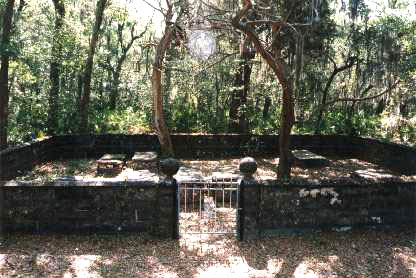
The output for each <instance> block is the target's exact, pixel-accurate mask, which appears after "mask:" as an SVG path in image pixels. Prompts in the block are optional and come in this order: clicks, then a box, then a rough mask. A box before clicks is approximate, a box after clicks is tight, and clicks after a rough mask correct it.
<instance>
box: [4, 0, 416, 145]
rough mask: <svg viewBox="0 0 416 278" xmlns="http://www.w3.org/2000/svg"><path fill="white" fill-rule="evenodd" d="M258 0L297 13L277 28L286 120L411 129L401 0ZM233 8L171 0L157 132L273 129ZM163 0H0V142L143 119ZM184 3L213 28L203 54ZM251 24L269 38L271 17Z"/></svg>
mask: <svg viewBox="0 0 416 278" xmlns="http://www.w3.org/2000/svg"><path fill="white" fill-rule="evenodd" d="M168 2H169V1H168ZM257 2H258V3H260V4H256V5H257V6H255V9H254V11H256V9H258V10H260V7H261V4H262V3H263V2H264V3H266V2H267V3H266V4H268V5H269V6H270V8H273V9H276V13H279V14H282V15H287V17H286V21H287V19H288V18H289V17H294V16H296V18H295V21H296V22H297V23H298V25H296V26H300V27H297V32H296V35H295V32H291V31H284V30H283V31H282V32H281V33H280V34H281V35H282V40H281V41H282V42H284V43H283V45H282V46H281V48H280V49H281V51H282V54H281V55H282V57H283V58H282V59H283V60H284V62H285V63H286V65H287V68H288V69H289V76H290V77H291V79H290V80H291V82H292V84H293V98H294V116H295V118H294V125H293V129H292V131H291V132H292V134H311V133H312V134H347V135H356V136H370V137H373V138H380V139H383V140H389V141H394V142H400V143H405V144H409V145H414V144H415V143H416V93H415V92H416V4H415V3H413V1H410V0H396V1H393V0H388V1H387V0H379V1H362V0H311V1H284V0H279V1H277V0H276V1H257ZM269 2H270V3H269ZM272 2H273V3H272ZM201 3H202V4H201ZM264 3H263V4H264ZM11 4H12V5H11ZM159 4H161V5H159ZM201 6H202V7H203V9H202V11H201V9H199V10H198V9H197V8H198V7H201ZM10 7H11V9H10ZM241 8H242V4H241V3H238V1H229V0H218V1H209V2H204V1H192V2H189V1H185V0H180V1H176V2H175V1H172V9H173V10H172V14H173V19H172V18H171V21H169V20H168V25H169V24H173V25H174V26H175V29H174V32H173V33H172V40H171V42H170V43H169V45H168V47H167V50H166V55H165V56H164V59H163V60H162V66H161V68H162V80H161V81H162V82H161V84H162V88H161V90H162V92H163V94H162V104H163V112H164V113H163V114H164V119H165V121H166V125H167V127H168V129H169V130H170V132H172V133H184V132H193V133H251V134H278V133H279V128H280V125H281V121H280V117H281V112H282V97H281V95H282V88H281V86H278V83H277V82H276V76H275V75H274V74H273V72H272V71H271V70H270V68H269V67H268V66H267V63H266V62H265V61H264V60H263V59H262V57H261V55H259V53H258V52H256V50H255V48H254V47H253V45H251V44H250V42H248V43H247V40H246V37H245V36H244V34H243V33H242V32H239V31H238V30H236V29H235V28H233V26H232V18H233V17H234V16H235V13H236V12H237V11H238V9H241ZM100 9H102V11H101V17H100V14H99V13H100ZM166 9H167V7H166V4H165V3H158V2H157V1H150V0H149V1H142V0H138V1H121V0H120V1H115V0H113V1H105V0H98V1H90V0H76V1H75V0H53V1H47V0H36V1H35V0H32V1H23V0H21V1H13V0H0V14H1V15H2V17H1V20H0V23H1V27H0V28H1V29H0V34H1V44H0V54H1V59H2V66H1V72H0V97H1V98H0V108H1V109H0V112H1V113H0V120H1V121H0V125H1V126H0V129H1V130H2V131H1V136H2V137H3V139H2V141H1V144H0V145H1V146H0V148H5V147H6V146H10V145H16V144H19V143H22V142H28V141H31V140H34V139H38V138H42V137H44V136H48V135H54V134H74V133H85V132H88V133H97V134H100V133H124V134H134V133H143V132H154V130H155V128H154V123H153V120H152V119H153V117H154V108H153V105H152V103H153V99H152V68H153V66H154V63H155V57H156V56H157V55H156V54H157V53H156V50H157V47H158V44H159V43H160V41H161V38H162V36H163V30H164V28H165V27H166V13H165V15H163V12H166ZM190 15H193V18H194V19H195V15H197V17H199V18H200V19H203V21H204V22H205V23H206V22H208V24H209V26H211V28H210V30H211V31H212V32H213V34H214V35H215V41H216V53H215V54H214V55H213V56H211V57H209V59H200V58H198V57H195V56H192V55H190V51H189V35H190V31H191V30H193V29H195V28H196V27H201V26H200V23H198V24H199V25H198V26H196V25H195V22H193V25H192V20H190V19H189V18H190V17H189V16H190ZM212 26H214V27H215V28H213V27H212ZM294 26H295V25H294ZM302 26H306V27H305V28H303V27H302ZM256 28H259V27H256ZM256 31H257V33H258V34H259V38H260V39H261V41H262V42H264V43H267V42H268V41H271V40H272V39H273V38H272V37H271V34H272V32H271V27H270V28H263V29H256ZM94 44H95V45H94ZM6 60H7V63H8V66H7V68H6V66H5V65H6V64H5V62H6ZM6 70H7V76H6V73H5V71H6ZM6 77H7V78H6ZM88 83H89V84H88ZM83 114H84V115H83ZM85 119H86V120H85ZM5 136H6V138H5ZM6 139H7V140H6Z"/></svg>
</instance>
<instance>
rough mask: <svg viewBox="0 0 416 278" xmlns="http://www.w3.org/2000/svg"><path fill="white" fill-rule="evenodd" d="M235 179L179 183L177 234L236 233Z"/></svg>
mask: <svg viewBox="0 0 416 278" xmlns="http://www.w3.org/2000/svg"><path fill="white" fill-rule="evenodd" d="M238 184H239V181H238V176H231V177H212V178H211V179H210V180H207V181H183V182H180V183H179V190H178V206H179V209H178V212H179V234H235V235H236V234H237V210H238V209H239V206H238V197H239V188H238Z"/></svg>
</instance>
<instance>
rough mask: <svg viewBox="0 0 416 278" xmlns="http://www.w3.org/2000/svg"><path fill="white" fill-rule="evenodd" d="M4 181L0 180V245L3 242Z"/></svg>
mask: <svg viewBox="0 0 416 278" xmlns="http://www.w3.org/2000/svg"><path fill="white" fill-rule="evenodd" d="M3 190H4V182H3V181H0V245H2V244H3V241H4V227H3V221H4V220H3V219H4V193H3Z"/></svg>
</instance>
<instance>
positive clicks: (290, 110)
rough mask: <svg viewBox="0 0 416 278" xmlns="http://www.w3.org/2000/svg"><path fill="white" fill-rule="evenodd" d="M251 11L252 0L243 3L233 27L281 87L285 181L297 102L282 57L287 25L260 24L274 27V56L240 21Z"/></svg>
mask: <svg viewBox="0 0 416 278" xmlns="http://www.w3.org/2000/svg"><path fill="white" fill-rule="evenodd" d="M251 8H252V3H251V0H245V1H244V7H243V8H242V9H241V10H240V11H239V12H238V13H237V15H236V16H235V17H234V18H233V19H232V25H233V26H234V27H235V28H236V29H238V30H241V31H242V32H244V33H245V34H246V35H247V36H248V37H249V38H250V40H251V41H252V42H253V45H254V47H255V48H256V52H258V53H259V54H260V55H261V56H262V58H263V59H264V60H265V61H266V62H267V64H268V65H269V67H270V68H271V69H272V70H273V73H274V74H275V76H276V78H277V80H278V82H279V84H280V85H281V87H282V91H283V94H282V113H281V117H280V133H279V150H280V161H279V176H280V177H281V178H282V179H289V178H290V172H291V160H292V157H291V152H290V149H289V148H290V133H291V130H292V127H293V123H294V118H295V116H294V100H293V88H292V81H291V77H290V74H289V72H288V66H287V65H286V63H285V61H284V60H283V58H282V55H281V49H280V47H279V45H280V41H279V40H280V36H279V32H280V27H281V26H282V25H284V24H285V23H284V22H280V21H278V22H277V21H267V20H266V21H259V22H261V23H262V24H271V25H272V32H273V33H272V37H273V38H274V41H273V42H272V45H271V46H272V52H269V51H268V47H267V46H266V45H264V44H263V42H261V40H260V39H259V36H258V34H257V33H256V31H255V29H254V28H252V26H250V25H248V24H247V23H244V22H242V21H241V19H242V18H243V17H244V16H245V15H246V14H247V12H248V11H249V10H250V9H251Z"/></svg>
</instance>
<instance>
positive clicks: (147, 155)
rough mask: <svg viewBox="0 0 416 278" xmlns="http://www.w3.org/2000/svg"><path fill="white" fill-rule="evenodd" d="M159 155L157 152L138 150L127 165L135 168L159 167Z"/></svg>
mask: <svg viewBox="0 0 416 278" xmlns="http://www.w3.org/2000/svg"><path fill="white" fill-rule="evenodd" d="M158 162H159V160H158V155H157V153H156V152H136V153H134V156H133V157H132V159H131V160H130V161H129V162H128V163H127V166H129V167H130V168H132V169H134V170H143V169H148V168H155V169H157V168H158Z"/></svg>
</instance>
